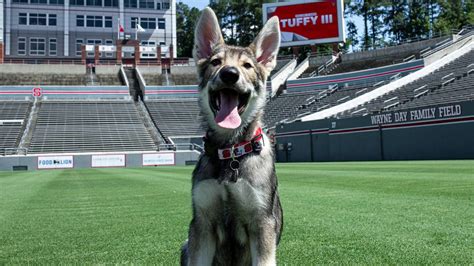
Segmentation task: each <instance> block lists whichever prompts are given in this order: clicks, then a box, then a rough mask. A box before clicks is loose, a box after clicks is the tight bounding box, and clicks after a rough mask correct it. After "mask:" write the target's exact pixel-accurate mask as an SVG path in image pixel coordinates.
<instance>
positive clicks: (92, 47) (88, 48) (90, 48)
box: [86, 44, 94, 52]
mask: <svg viewBox="0 0 474 266" xmlns="http://www.w3.org/2000/svg"><path fill="white" fill-rule="evenodd" d="M86 51H88V52H93V51H94V45H90V44H88V45H86Z"/></svg>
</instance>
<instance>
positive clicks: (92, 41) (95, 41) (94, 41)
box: [87, 39, 102, 56]
mask: <svg viewBox="0 0 474 266" xmlns="http://www.w3.org/2000/svg"><path fill="white" fill-rule="evenodd" d="M87 44H88V45H94V50H93V51H92V52H88V53H87V56H94V54H95V45H101V44H102V40H100V39H88V40H87ZM99 56H102V52H100V54H99Z"/></svg>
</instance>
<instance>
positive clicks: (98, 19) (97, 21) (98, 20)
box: [86, 16, 102, 28]
mask: <svg viewBox="0 0 474 266" xmlns="http://www.w3.org/2000/svg"><path fill="white" fill-rule="evenodd" d="M86 25H87V27H96V28H102V16H87V24H86Z"/></svg>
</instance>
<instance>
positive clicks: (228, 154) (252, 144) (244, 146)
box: [217, 127, 264, 160]
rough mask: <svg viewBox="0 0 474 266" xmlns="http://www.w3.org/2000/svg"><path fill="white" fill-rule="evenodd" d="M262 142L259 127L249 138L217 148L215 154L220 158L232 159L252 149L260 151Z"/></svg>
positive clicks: (252, 150)
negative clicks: (229, 145)
mask: <svg viewBox="0 0 474 266" xmlns="http://www.w3.org/2000/svg"><path fill="white" fill-rule="evenodd" d="M263 144H264V143H263V135H262V128H260V127H259V128H258V129H257V130H256V131H255V134H254V136H253V138H252V139H251V140H249V141H243V142H240V143H239V144H234V145H232V146H231V147H227V148H223V149H217V154H218V155H219V159H221V160H227V159H234V158H238V157H241V156H244V155H246V154H249V153H251V152H254V151H255V152H260V151H261V150H262V147H263Z"/></svg>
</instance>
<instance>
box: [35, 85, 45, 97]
mask: <svg viewBox="0 0 474 266" xmlns="http://www.w3.org/2000/svg"><path fill="white" fill-rule="evenodd" d="M32 94H33V96H34V97H41V95H42V94H43V93H42V91H41V88H39V87H36V88H33V92H32Z"/></svg>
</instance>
